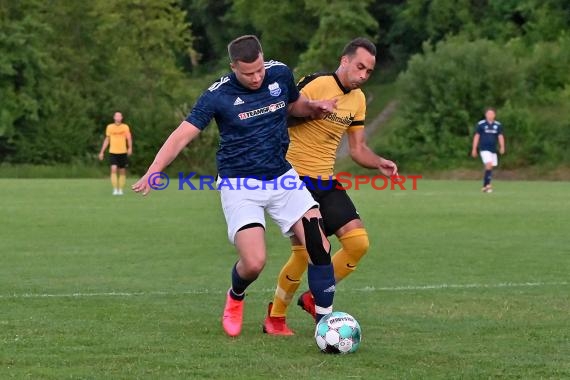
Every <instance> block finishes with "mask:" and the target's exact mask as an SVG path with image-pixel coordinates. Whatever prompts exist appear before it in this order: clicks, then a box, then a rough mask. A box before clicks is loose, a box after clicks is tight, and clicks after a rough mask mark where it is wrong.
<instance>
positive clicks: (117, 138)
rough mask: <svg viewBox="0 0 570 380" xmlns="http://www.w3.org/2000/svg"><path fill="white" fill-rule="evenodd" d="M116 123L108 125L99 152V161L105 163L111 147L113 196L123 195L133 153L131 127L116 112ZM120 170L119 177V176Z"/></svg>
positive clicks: (110, 161)
mask: <svg viewBox="0 0 570 380" xmlns="http://www.w3.org/2000/svg"><path fill="white" fill-rule="evenodd" d="M113 120H114V123H112V124H109V125H107V129H106V131H105V140H103V146H102V147H101V151H100V152H99V160H100V161H103V156H104V154H105V150H107V147H109V163H110V164H111V184H112V185H113V195H123V188H124V187H125V182H126V178H127V166H128V165H129V158H128V156H130V155H131V154H132V153H133V140H132V137H131V130H130V129H129V126H128V125H127V124H125V123H123V115H122V114H121V113H120V112H115V115H113ZM117 169H118V176H117Z"/></svg>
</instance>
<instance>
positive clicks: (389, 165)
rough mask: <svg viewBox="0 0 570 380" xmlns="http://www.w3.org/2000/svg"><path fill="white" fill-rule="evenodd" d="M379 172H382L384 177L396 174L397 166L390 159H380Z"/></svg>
mask: <svg viewBox="0 0 570 380" xmlns="http://www.w3.org/2000/svg"><path fill="white" fill-rule="evenodd" d="M378 170H380V173H382V174H384V175H385V176H386V177H391V176H397V175H398V166H397V165H396V164H395V163H394V162H393V161H390V160H386V159H382V161H381V162H380V166H378Z"/></svg>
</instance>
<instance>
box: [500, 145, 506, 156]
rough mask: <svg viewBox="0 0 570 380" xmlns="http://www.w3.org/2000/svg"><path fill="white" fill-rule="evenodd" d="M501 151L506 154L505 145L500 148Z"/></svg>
mask: <svg viewBox="0 0 570 380" xmlns="http://www.w3.org/2000/svg"><path fill="white" fill-rule="evenodd" d="M499 153H500V154H505V147H503V146H502V147H500V148H499Z"/></svg>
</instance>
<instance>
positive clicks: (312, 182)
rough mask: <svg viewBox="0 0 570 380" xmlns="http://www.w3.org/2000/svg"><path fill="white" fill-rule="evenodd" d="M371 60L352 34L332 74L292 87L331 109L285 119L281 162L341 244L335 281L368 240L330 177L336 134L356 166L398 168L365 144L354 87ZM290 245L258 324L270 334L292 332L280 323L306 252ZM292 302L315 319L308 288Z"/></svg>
mask: <svg viewBox="0 0 570 380" xmlns="http://www.w3.org/2000/svg"><path fill="white" fill-rule="evenodd" d="M375 64H376V47H375V46H374V44H373V43H372V42H370V41H369V40H367V39H365V38H356V39H355V40H353V41H351V42H350V43H348V44H347V45H346V46H345V48H344V50H343V52H342V56H341V58H340V65H339V67H338V69H337V70H336V72H334V73H318V74H313V75H309V76H307V77H305V78H303V79H301V81H300V82H299V84H298V85H297V87H298V88H299V90H300V91H301V94H303V95H305V96H306V97H307V98H309V99H321V98H325V99H331V98H334V99H337V109H336V110H335V112H333V113H332V114H330V115H328V116H327V117H325V118H324V119H321V120H310V119H303V120H299V119H298V120H293V121H292V122H290V128H289V135H290V138H291V145H290V147H289V151H288V153H287V160H289V162H291V164H292V165H293V167H294V168H295V170H297V172H298V173H299V175H300V176H301V178H302V179H303V181H304V182H305V183H306V185H307V189H309V191H311V194H312V195H313V198H314V199H315V200H316V201H317V202H319V204H320V210H321V214H322V215H323V222H324V229H325V233H326V235H327V236H330V235H333V234H335V235H336V236H337V238H338V239H339V241H340V243H341V245H342V248H341V249H340V250H339V251H338V252H336V253H335V254H334V256H333V258H332V262H333V267H334V275H335V280H336V282H338V281H341V280H342V279H344V278H345V277H346V276H348V275H349V274H351V273H352V272H354V270H355V269H356V267H357V265H358V262H359V261H360V259H361V258H362V257H363V256H364V255H365V254H366V251H367V250H368V244H369V242H368V234H367V233H366V229H365V228H364V226H363V224H362V221H361V220H360V216H359V215H358V212H357V211H356V208H355V206H354V204H353V203H352V200H351V199H350V197H349V196H348V194H347V193H346V191H345V190H344V189H342V187H341V185H339V183H338V182H337V181H336V180H335V179H334V163H335V158H336V151H337V148H338V146H339V144H340V142H341V138H342V136H343V135H344V134H345V133H347V135H348V143H349V147H350V156H351V158H352V159H353V160H354V161H355V162H356V163H357V164H359V165H360V166H362V167H365V168H371V169H378V170H379V171H380V172H381V173H382V174H384V175H386V176H391V175H396V174H397V172H398V169H397V167H396V164H394V163H393V162H392V161H390V160H387V159H385V158H382V157H380V156H378V155H376V154H375V153H374V152H373V151H372V150H370V148H369V147H368V145H367V144H366V135H365V132H364V119H365V115H366V99H365V95H364V93H363V92H362V91H361V90H360V88H359V87H360V86H361V85H362V84H364V83H365V82H366V81H367V80H368V78H369V77H370V74H372V71H373V70H374V66H375ZM331 182H332V183H331ZM291 244H292V247H291V250H292V253H291V257H290V258H289V261H288V262H287V263H286V264H285V266H284V267H283V268H282V270H281V273H280V274H279V278H278V282H277V289H276V291H275V297H274V299H273V302H272V303H270V304H269V311H268V316H267V318H266V319H265V322H264V325H263V330H264V332H266V333H268V334H272V335H293V332H292V331H291V330H290V329H289V328H288V326H287V324H286V319H285V318H286V315H287V307H288V305H289V304H290V302H291V300H292V298H293V296H294V294H295V291H296V290H297V288H298V287H299V283H300V280H301V276H302V275H303V273H304V272H305V270H306V269H307V262H308V258H309V255H308V254H307V250H306V249H305V247H304V246H303V245H301V244H300V242H299V240H298V239H297V238H296V237H295V236H293V237H292V238H291ZM298 304H299V306H301V307H302V308H303V309H304V310H305V311H307V312H308V313H310V314H311V315H312V316H313V318H315V301H314V298H313V294H312V293H311V291H306V292H305V293H303V294H302V295H301V296H300V297H299V300H298Z"/></svg>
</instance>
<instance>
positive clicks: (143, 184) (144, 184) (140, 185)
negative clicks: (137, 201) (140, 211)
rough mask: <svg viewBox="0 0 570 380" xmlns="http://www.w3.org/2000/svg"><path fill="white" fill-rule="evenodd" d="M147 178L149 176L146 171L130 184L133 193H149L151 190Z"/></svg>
mask: <svg viewBox="0 0 570 380" xmlns="http://www.w3.org/2000/svg"><path fill="white" fill-rule="evenodd" d="M148 178H149V175H148V173H147V174H145V175H143V176H142V177H141V178H140V179H139V180H138V181H137V182H135V183H134V184H133V185H132V186H131V189H132V190H133V191H134V192H135V193H141V194H142V195H147V194H148V193H150V190H151V187H150V184H149V183H148Z"/></svg>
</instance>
